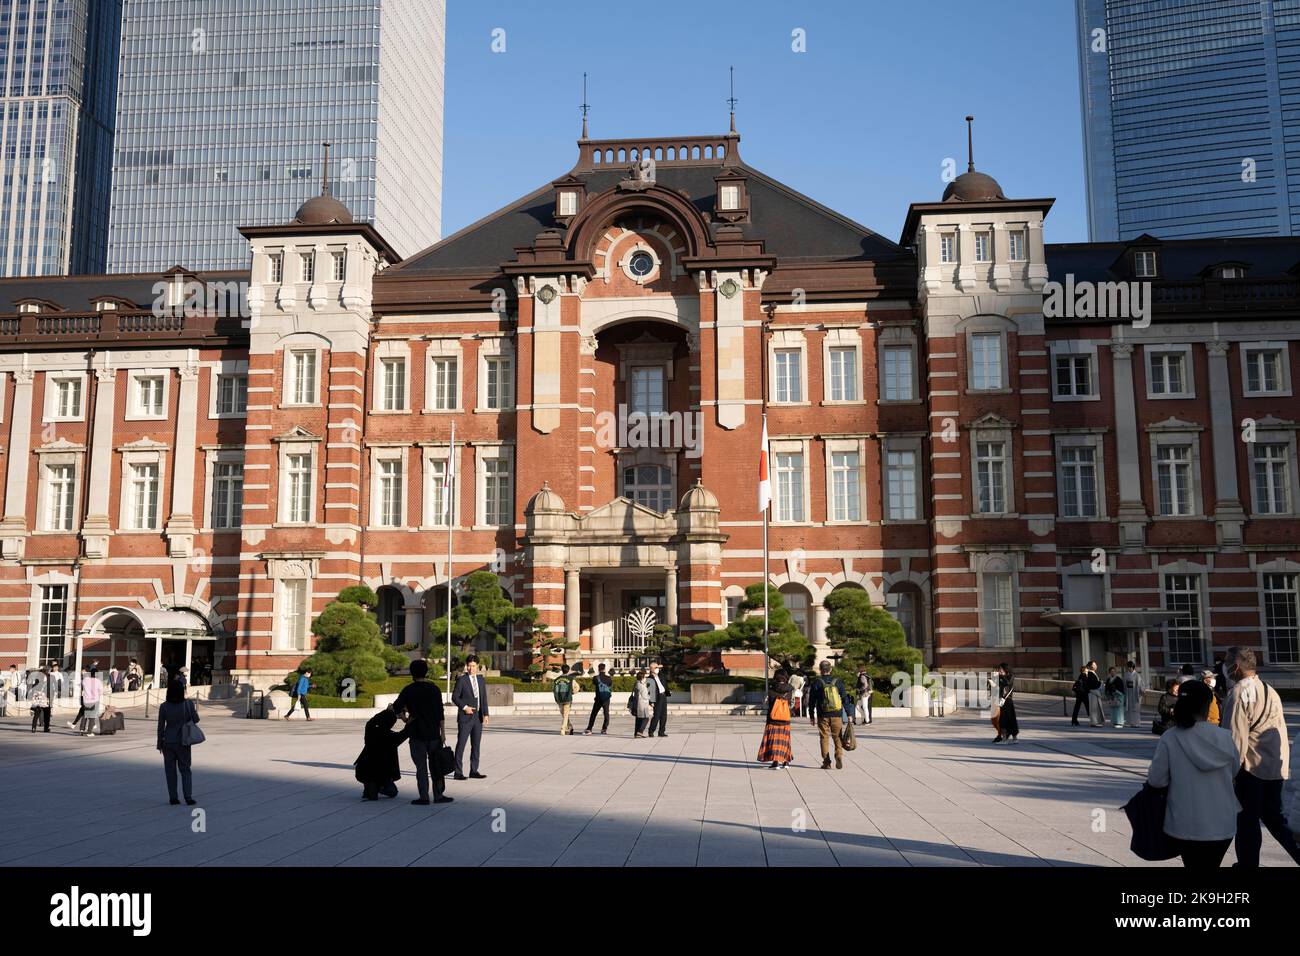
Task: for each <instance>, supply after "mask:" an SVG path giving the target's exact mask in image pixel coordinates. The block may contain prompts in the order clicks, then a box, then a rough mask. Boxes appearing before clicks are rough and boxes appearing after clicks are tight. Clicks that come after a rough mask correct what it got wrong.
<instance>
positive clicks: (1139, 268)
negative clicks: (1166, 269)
mask: <svg viewBox="0 0 1300 956" xmlns="http://www.w3.org/2000/svg"><path fill="white" fill-rule="evenodd" d="M1157 265H1158V263H1157V261H1156V254H1155V252H1154V251H1153V250H1152V251H1147V252H1135V253H1133V274H1134V275H1135V276H1137V277H1138V278H1139V279H1154V278H1155V277H1156V275H1157V271H1156V270H1157Z"/></svg>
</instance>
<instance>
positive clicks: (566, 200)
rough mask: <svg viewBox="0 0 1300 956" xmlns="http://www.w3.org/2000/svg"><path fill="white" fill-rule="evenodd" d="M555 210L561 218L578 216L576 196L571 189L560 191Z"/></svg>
mask: <svg viewBox="0 0 1300 956" xmlns="http://www.w3.org/2000/svg"><path fill="white" fill-rule="evenodd" d="M556 208H557V209H558V210H559V214H560V215H561V216H576V215H577V214H578V194H577V193H575V192H574V191H573V190H572V189H565V190H563V191H561V192H560V197H559V201H558V202H557V203H556Z"/></svg>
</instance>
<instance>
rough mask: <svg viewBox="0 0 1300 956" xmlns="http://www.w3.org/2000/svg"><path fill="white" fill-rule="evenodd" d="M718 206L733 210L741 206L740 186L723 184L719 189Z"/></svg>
mask: <svg viewBox="0 0 1300 956" xmlns="http://www.w3.org/2000/svg"><path fill="white" fill-rule="evenodd" d="M718 207H719V208H720V209H723V210H727V211H731V210H734V209H739V208H740V187H739V186H723V187H722V188H721V189H720V190H718Z"/></svg>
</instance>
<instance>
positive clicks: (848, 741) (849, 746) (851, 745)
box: [840, 723, 858, 750]
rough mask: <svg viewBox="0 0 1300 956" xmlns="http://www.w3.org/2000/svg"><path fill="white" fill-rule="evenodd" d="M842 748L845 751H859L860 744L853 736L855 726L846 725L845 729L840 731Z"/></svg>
mask: <svg viewBox="0 0 1300 956" xmlns="http://www.w3.org/2000/svg"><path fill="white" fill-rule="evenodd" d="M840 746H841V747H843V748H844V749H845V750H857V749H858V742H857V740H856V739H855V738H854V736H853V724H851V723H848V724H845V725H844V729H843V730H841V731H840Z"/></svg>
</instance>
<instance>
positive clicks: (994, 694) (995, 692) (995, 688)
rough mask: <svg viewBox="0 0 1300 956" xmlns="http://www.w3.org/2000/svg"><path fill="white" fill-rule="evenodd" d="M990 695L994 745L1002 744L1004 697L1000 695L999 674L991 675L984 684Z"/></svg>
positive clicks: (995, 672)
mask: <svg viewBox="0 0 1300 956" xmlns="http://www.w3.org/2000/svg"><path fill="white" fill-rule="evenodd" d="M984 683H985V684H986V685H987V690H988V695H989V723H991V724H992V725H993V733H994V734H996V736H995V737H994V738H993V743H995V744H1000V743H1002V695H1001V694H1000V693H999V685H998V672H997V671H996V670H995V671H993V672H992V673H991V674H989V676H988V678H987V679H986V680H985V682H984Z"/></svg>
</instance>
